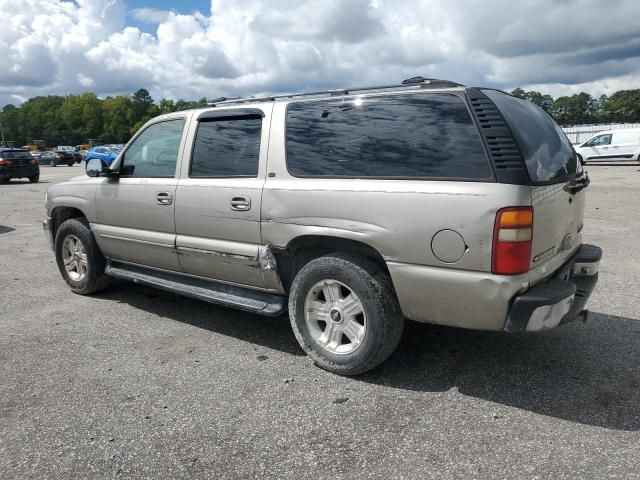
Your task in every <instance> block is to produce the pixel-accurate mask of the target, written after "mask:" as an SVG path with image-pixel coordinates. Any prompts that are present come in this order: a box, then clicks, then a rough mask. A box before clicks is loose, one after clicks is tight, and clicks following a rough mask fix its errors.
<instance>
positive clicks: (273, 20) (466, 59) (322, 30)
mask: <svg viewBox="0 0 640 480" xmlns="http://www.w3.org/2000/svg"><path fill="white" fill-rule="evenodd" d="M602 8H603V7H602V3H601V2H599V1H596V0H581V1H580V2H578V3H577V2H565V1H563V2H555V1H553V0H544V1H543V0H523V1H521V2H513V0H495V1H492V2H483V3H482V4H478V2H477V1H475V0H460V1H458V2H455V3H454V2H448V3H445V2H442V1H438V0H406V1H404V2H402V3H399V2H397V1H395V0H269V1H266V0H212V2H211V8H210V10H209V11H208V12H205V13H200V12H195V13H192V14H188V15H185V14H179V13H176V12H173V11H166V10H158V9H154V8H140V9H134V10H132V11H131V12H130V15H131V16H132V17H133V18H135V19H136V20H138V21H142V22H145V23H148V24H152V25H155V26H156V27H157V29H156V31H155V32H154V33H153V34H150V33H145V32H142V31H140V30H139V29H138V28H135V27H131V26H129V27H127V26H125V25H126V21H127V5H126V3H125V1H124V0H78V1H76V2H69V1H61V0H21V1H20V2H16V1H15V0H0V22H1V24H2V25H3V28H2V29H0V51H2V52H3V55H1V56H0V104H2V103H3V102H9V101H12V102H15V99H16V98H24V97H30V96H34V95H40V94H67V93H77V92H82V91H87V90H92V91H95V92H97V93H98V94H100V95H109V94H115V93H122V92H132V91H134V90H136V89H138V88H140V87H144V88H147V89H148V90H150V92H151V93H152V95H153V96H154V97H155V98H160V97H164V96H167V97H172V98H200V97H203V96H207V97H215V96H220V95H224V96H231V95H238V94H244V95H248V94H259V93H266V92H275V91H300V90H305V89H310V88H314V89H315V88H325V87H326V88H334V87H339V86H350V85H363V84H367V85H369V84H376V83H385V84H387V83H394V82H399V81H400V80H402V79H403V78H406V77H409V76H413V75H416V74H422V75H425V76H434V77H440V78H451V79H452V80H457V81H461V82H463V83H467V84H474V85H482V84H490V85H493V86H498V87H504V88H512V87H515V86H527V87H529V88H533V87H535V88H537V89H540V90H542V91H548V92H551V93H553V92H573V91H577V90H588V91H593V92H594V93H597V94H599V93H610V92H611V91H613V90H616V89H619V88H638V87H640V84H639V83H638V82H639V80H640V41H639V40H638V38H639V37H640V22H638V21H637V18H640V2H638V1H637V0H633V1H631V0H610V2H609V4H608V5H607V7H606V21H603V16H602V11H603V10H602ZM612 25H615V28H611V26H612Z"/></svg>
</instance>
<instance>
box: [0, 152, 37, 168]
mask: <svg viewBox="0 0 640 480" xmlns="http://www.w3.org/2000/svg"><path fill="white" fill-rule="evenodd" d="M0 158H2V159H3V160H4V161H5V162H4V163H5V166H7V167H9V168H10V169H14V168H19V167H29V166H32V165H33V164H32V163H31V160H33V157H32V156H31V154H30V153H29V152H27V151H26V150H5V151H4V152H0Z"/></svg>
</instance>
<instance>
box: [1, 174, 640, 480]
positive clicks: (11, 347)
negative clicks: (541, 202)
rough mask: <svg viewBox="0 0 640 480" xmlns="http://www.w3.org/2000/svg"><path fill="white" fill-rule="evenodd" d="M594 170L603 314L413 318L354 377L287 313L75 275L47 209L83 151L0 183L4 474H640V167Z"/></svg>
mask: <svg viewBox="0 0 640 480" xmlns="http://www.w3.org/2000/svg"><path fill="white" fill-rule="evenodd" d="M588 170H589V172H590V176H591V179H592V184H591V186H590V187H589V188H588V202H587V209H586V215H585V228H584V237H585V241H587V242H589V243H594V244H597V245H600V246H601V247H602V248H603V249H604V258H603V260H602V263H601V268H600V282H599V284H598V286H597V287H596V290H595V292H594V294H593V296H592V298H591V300H590V303H589V305H588V307H589V309H590V310H591V311H592V315H591V318H590V320H589V321H588V323H586V324H582V323H574V324H569V325H566V326H563V327H561V328H559V329H557V330H554V331H550V332H544V333H533V334H505V333H490V332H475V331H466V330H459V329H453V328H444V327H438V326H432V325H425V324H417V323H413V322H408V323H407V326H406V330H405V334H404V336H403V339H402V342H401V344H400V346H399V348H398V350H397V352H396V353H395V354H394V355H393V356H392V357H391V359H390V360H389V361H387V362H386V363H385V364H383V365H382V366H381V367H379V368H377V369H376V370H374V371H372V372H370V373H369V374H366V375H363V376H360V377H357V378H343V377H339V376H336V375H332V374H330V373H327V372H324V371H323V370H320V369H319V368H317V367H315V366H314V365H313V364H312V363H311V361H310V360H309V359H308V358H307V357H305V356H304V355H303V353H302V351H301V350H300V348H299V347H298V345H297V343H296V340H295V338H294V336H293V333H292V332H291V328H290V326H289V322H288V319H287V318H285V317H281V318H262V317H259V316H256V315H253V314H247V313H242V312H238V311H234V310H230V309H226V308H221V307H216V306H213V305H210V304H207V303H203V302H199V301H196V300H191V299H187V298H181V297H178V296H176V295H172V294H168V293H164V292H161V291H157V290H154V289H151V288H145V287H141V286H137V285H134V284H130V283H116V284H115V285H114V286H113V287H112V288H111V289H110V290H108V291H106V292H104V293H101V294H98V295H95V296H91V297H83V296H79V295H74V294H72V293H71V292H70V291H69V289H68V288H67V286H66V284H65V283H64V282H63V281H62V279H61V277H60V274H59V272H58V270H57V267H56V265H55V262H54V258H53V254H52V252H51V251H50V250H49V248H48V246H47V244H46V241H45V237H44V235H43V232H42V227H41V223H40V222H41V219H42V215H43V212H44V208H43V200H44V192H45V191H46V189H47V187H48V186H49V185H51V184H52V183H55V182H59V181H63V180H65V179H66V178H69V177H71V176H74V175H77V174H80V173H81V172H82V167H81V166H80V165H77V166H74V167H66V166H63V167H57V168H52V167H43V168H42V171H41V180H42V182H41V183H39V184H30V183H28V182H19V181H13V182H11V183H10V184H8V185H0V478H2V479H10V478H20V479H22V478H149V479H158V478H172V479H173V478H216V479H227V478H229V479H231V478H233V479H235V478H238V479H240V478H291V479H301V478H318V479H324V478H327V479H328V478H383V479H390V478H394V479H395V478H407V479H413V478H438V479H440V478H465V479H471V478H527V479H534V478H540V479H542V478H549V479H562V478H620V479H629V478H640V433H639V431H640V348H639V345H640V294H638V289H639V288H640V253H639V252H640V249H639V248H638V239H639V238H640V203H639V198H640V166H638V165H634V166H589V167H588ZM460 295H461V296H460V301H464V292H461V293H460Z"/></svg>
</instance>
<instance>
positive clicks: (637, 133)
mask: <svg viewBox="0 0 640 480" xmlns="http://www.w3.org/2000/svg"><path fill="white" fill-rule="evenodd" d="M576 152H577V153H578V157H579V158H580V160H581V161H582V163H590V162H625V161H627V162H628V161H637V162H640V128H635V129H628V130H607V131H604V132H600V133H598V134H597V135H594V136H593V137H591V138H590V139H589V140H587V141H586V142H584V143H583V144H581V145H579V146H577V147H576Z"/></svg>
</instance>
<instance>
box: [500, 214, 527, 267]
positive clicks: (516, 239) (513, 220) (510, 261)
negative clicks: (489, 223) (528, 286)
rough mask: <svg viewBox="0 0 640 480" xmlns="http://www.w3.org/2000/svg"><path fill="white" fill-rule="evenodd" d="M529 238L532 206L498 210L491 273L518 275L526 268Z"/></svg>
mask: <svg viewBox="0 0 640 480" xmlns="http://www.w3.org/2000/svg"><path fill="white" fill-rule="evenodd" d="M532 238H533V208H531V207H509V208H503V209H502V210H498V213H497V214H496V224H495V227H494V229H493V258H492V271H493V273H496V274H499V275H519V274H521V273H526V272H528V271H529V264H530V263H531V240H532Z"/></svg>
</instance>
